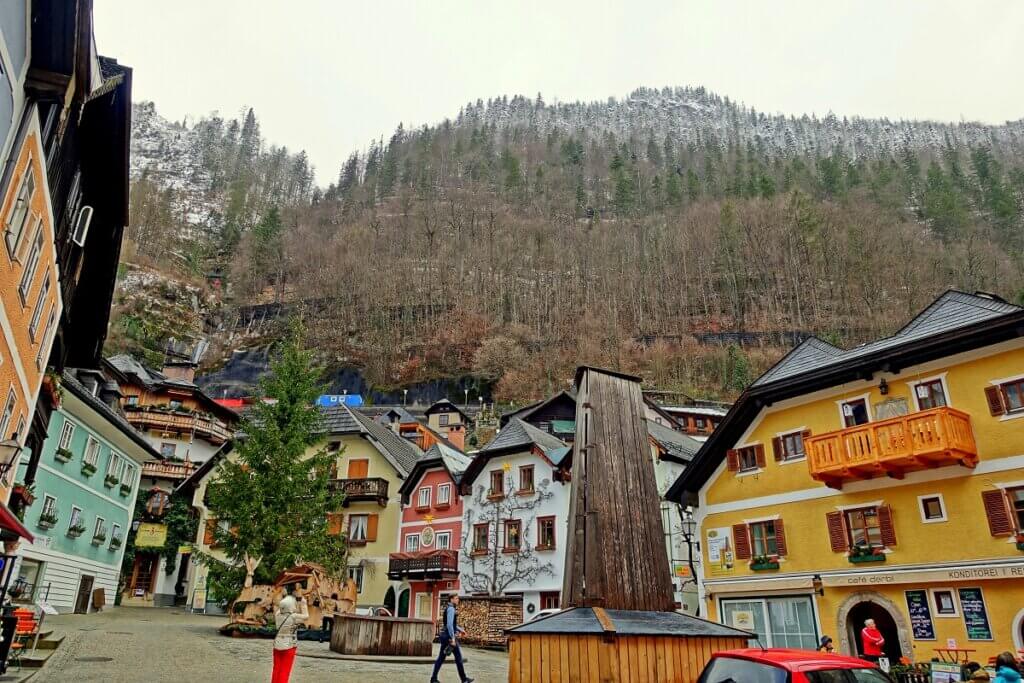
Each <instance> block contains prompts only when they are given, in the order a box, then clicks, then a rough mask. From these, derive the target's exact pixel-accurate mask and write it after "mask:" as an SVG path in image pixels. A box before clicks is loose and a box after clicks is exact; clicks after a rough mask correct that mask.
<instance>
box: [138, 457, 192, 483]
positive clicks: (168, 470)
mask: <svg viewBox="0 0 1024 683" xmlns="http://www.w3.org/2000/svg"><path fill="white" fill-rule="evenodd" d="M195 470H196V466H195V463H191V462H172V461H167V460H163V461H161V460H150V461H149V462H144V463H142V477H143V478H146V477H156V478H158V479H175V480H180V481H184V480H186V479H188V478H189V477H190V476H191V475H192V473H193V472H195Z"/></svg>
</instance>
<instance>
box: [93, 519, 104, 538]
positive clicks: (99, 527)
mask: <svg viewBox="0 0 1024 683" xmlns="http://www.w3.org/2000/svg"><path fill="white" fill-rule="evenodd" d="M101 531H102V532H103V533H104V534H106V533H107V520H105V519H103V518H102V517H100V516H99V515H96V524H95V525H94V526H93V528H92V537H93V538H96V537H97V536H99V534H100V532H101Z"/></svg>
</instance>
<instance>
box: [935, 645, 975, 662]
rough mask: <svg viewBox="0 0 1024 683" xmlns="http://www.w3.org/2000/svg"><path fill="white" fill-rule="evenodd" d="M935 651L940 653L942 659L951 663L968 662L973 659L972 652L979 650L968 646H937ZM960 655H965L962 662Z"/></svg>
mask: <svg viewBox="0 0 1024 683" xmlns="http://www.w3.org/2000/svg"><path fill="white" fill-rule="evenodd" d="M935 652H936V653H937V654H938V655H939V660H940V661H943V662H949V663H950V664H960V663H963V664H966V663H967V662H969V661H971V653H972V652H977V650H976V649H974V650H969V649H967V648H962V647H947V648H941V647H937V648H935ZM960 655H963V661H962V662H961V660H960Z"/></svg>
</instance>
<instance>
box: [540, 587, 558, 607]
mask: <svg viewBox="0 0 1024 683" xmlns="http://www.w3.org/2000/svg"><path fill="white" fill-rule="evenodd" d="M560 598H561V594H560V593H559V592H558V591H545V592H543V593H541V594H540V608H541V609H558V606H559V605H560V604H561V599H560Z"/></svg>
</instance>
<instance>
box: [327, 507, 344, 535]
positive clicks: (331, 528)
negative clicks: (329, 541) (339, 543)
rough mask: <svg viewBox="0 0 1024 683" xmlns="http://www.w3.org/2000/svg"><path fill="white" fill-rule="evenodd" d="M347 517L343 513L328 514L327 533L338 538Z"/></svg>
mask: <svg viewBox="0 0 1024 683" xmlns="http://www.w3.org/2000/svg"><path fill="white" fill-rule="evenodd" d="M344 518H345V515H344V514H343V513H341V512H328V513H327V533H328V535H330V536H337V535H338V534H340V533H341V530H342V523H343V520H344Z"/></svg>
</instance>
